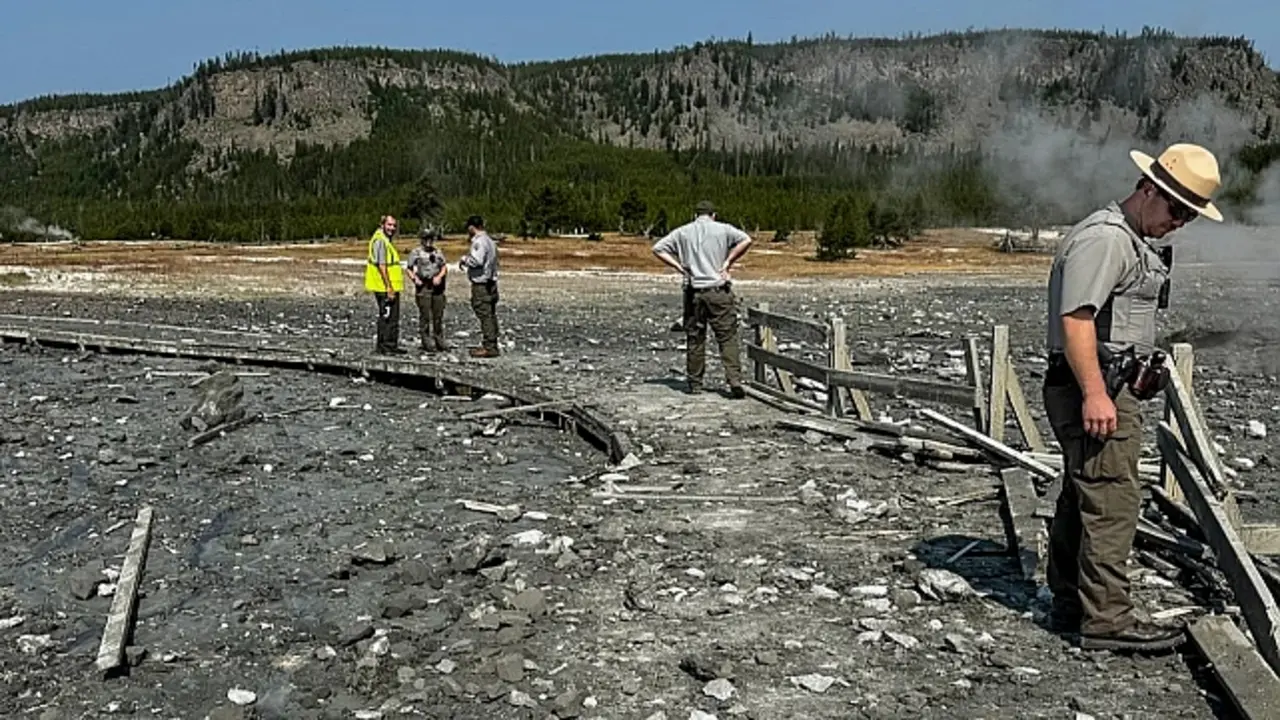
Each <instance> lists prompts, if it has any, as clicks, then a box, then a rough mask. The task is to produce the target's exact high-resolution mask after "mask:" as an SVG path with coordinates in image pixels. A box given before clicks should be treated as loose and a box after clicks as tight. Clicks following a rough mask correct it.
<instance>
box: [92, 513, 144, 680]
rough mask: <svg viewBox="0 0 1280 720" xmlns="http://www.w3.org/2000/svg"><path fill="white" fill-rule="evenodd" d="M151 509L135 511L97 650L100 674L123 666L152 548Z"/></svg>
mask: <svg viewBox="0 0 1280 720" xmlns="http://www.w3.org/2000/svg"><path fill="white" fill-rule="evenodd" d="M152 512H153V511H152V509H151V506H146V507H144V508H142V509H141V510H139V511H138V517H137V519H135V520H134V525H133V534H132V535H131V536H130V537H129V549H128V550H126V551H125V555H124V565H122V566H121V568H120V578H119V580H118V582H117V583H116V594H115V597H114V598H112V600H111V611H110V613H108V614H107V625H106V628H105V629H103V631H102V644H101V645H99V646H98V659H97V663H96V664H97V667H98V670H100V671H102V672H107V671H109V670H112V669H114V668H117V667H119V666H120V665H121V663H123V662H124V654H125V652H124V651H125V647H127V646H128V644H129V639H130V636H131V635H132V634H133V619H134V616H135V613H136V611H137V608H138V586H139V585H140V584H141V582H142V570H143V568H144V567H145V566H146V564H147V549H148V547H149V546H150V544H151V517H152Z"/></svg>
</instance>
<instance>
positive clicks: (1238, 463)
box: [1231, 457, 1257, 472]
mask: <svg viewBox="0 0 1280 720" xmlns="http://www.w3.org/2000/svg"><path fill="white" fill-rule="evenodd" d="M1231 464H1232V465H1234V466H1235V467H1236V468H1237V469H1239V470H1243V471H1245V472H1249V471H1250V470H1252V469H1253V468H1254V467H1256V466H1257V463H1255V462H1254V461H1252V460H1250V459H1249V458H1247V457H1238V458H1235V459H1233V460H1232V461H1231Z"/></svg>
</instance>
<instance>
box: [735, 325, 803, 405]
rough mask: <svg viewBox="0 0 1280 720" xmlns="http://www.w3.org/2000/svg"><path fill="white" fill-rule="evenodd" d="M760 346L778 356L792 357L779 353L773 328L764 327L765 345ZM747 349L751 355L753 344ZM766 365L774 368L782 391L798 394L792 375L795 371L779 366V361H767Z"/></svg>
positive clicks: (788, 393)
mask: <svg viewBox="0 0 1280 720" xmlns="http://www.w3.org/2000/svg"><path fill="white" fill-rule="evenodd" d="M760 347H761V349H763V350H766V351H768V352H770V353H773V354H774V355H775V356H777V357H781V358H784V359H788V360H789V359H790V358H787V357H786V356H785V355H779V354H778V340H777V338H775V337H774V336H773V330H772V329H771V328H765V329H764V345H762V346H760ZM747 349H748V353H747V356H748V357H750V356H751V355H750V349H751V346H750V345H748V346H747ZM766 365H767V366H768V367H769V369H771V370H773V374H774V376H775V377H776V378H777V379H778V387H779V388H782V392H784V393H786V394H787V395H795V394H796V386H795V381H794V380H793V379H792V377H791V376H792V374H793V373H791V372H790V371H788V370H785V369H783V368H781V367H779V366H778V364H777V363H766Z"/></svg>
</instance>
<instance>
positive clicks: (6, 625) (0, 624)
mask: <svg viewBox="0 0 1280 720" xmlns="http://www.w3.org/2000/svg"><path fill="white" fill-rule="evenodd" d="M26 620H27V619H26V618H25V617H23V616H21V615H14V616H13V617H10V618H5V619H3V620H0V630H12V629H13V628H16V627H18V626H19V625H21V624H22V623H24V622H26Z"/></svg>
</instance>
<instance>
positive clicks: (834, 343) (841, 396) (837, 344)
mask: <svg viewBox="0 0 1280 720" xmlns="http://www.w3.org/2000/svg"><path fill="white" fill-rule="evenodd" d="M827 328H828V333H829V335H828V338H827V343H828V345H827V350H828V354H829V357H828V364H829V365H830V366H831V368H832V369H833V370H849V371H852V370H853V363H852V362H850V361H849V333H848V329H847V328H846V327H845V324H844V318H839V317H835V316H832V317H831V319H830V320H829V321H828V325H827ZM827 393H828V398H827V403H828V405H827V407H828V408H829V409H831V410H832V411H835V412H838V413H839V415H844V414H845V413H847V412H848V405H849V404H852V405H853V407H854V409H855V410H856V411H857V413H858V419H859V420H862V421H866V422H869V421H870V420H871V404H870V403H869V402H868V401H867V395H866V393H864V392H862V391H861V390H859V389H857V388H847V387H840V386H838V385H833V386H828V387H827ZM832 398H834V399H835V400H834V401H833V400H832Z"/></svg>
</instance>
